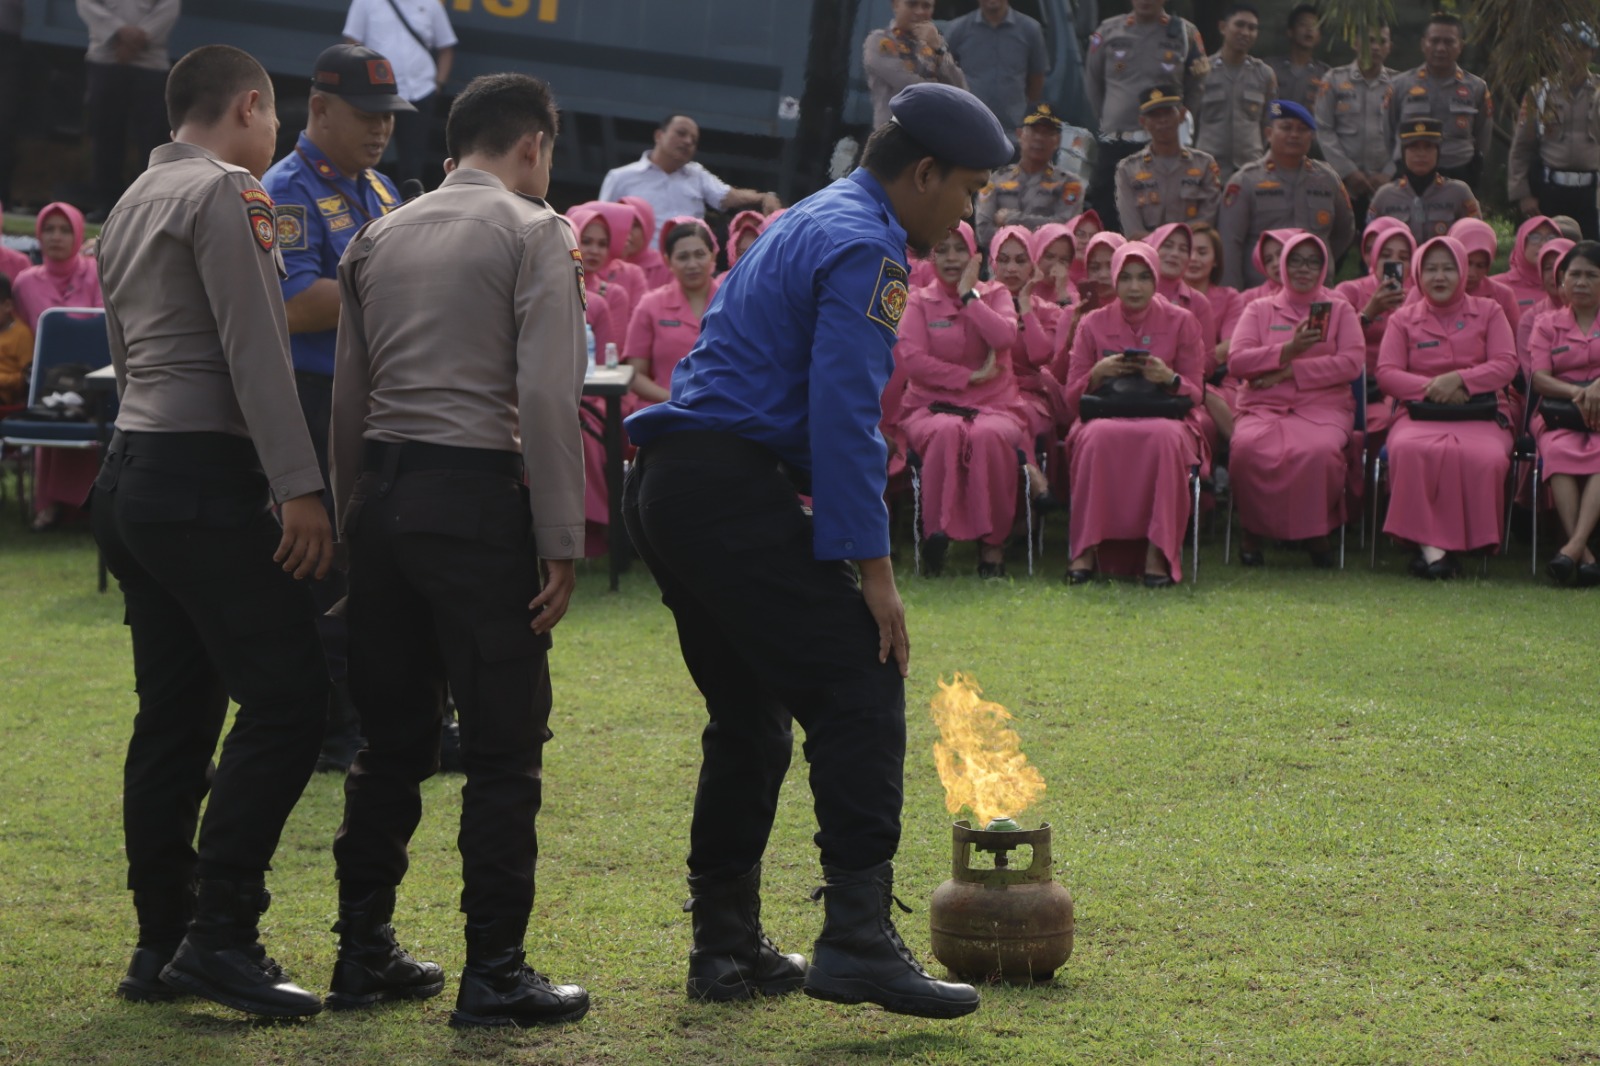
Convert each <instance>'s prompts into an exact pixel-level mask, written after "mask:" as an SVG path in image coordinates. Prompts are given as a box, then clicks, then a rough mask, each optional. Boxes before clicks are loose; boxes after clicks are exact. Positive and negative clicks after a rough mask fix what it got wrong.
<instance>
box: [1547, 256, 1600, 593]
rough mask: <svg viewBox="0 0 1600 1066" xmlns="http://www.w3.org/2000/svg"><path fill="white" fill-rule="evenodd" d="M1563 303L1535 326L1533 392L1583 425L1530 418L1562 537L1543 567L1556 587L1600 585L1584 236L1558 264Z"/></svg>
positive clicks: (1593, 295) (1590, 301) (1597, 281)
mask: <svg viewBox="0 0 1600 1066" xmlns="http://www.w3.org/2000/svg"><path fill="white" fill-rule="evenodd" d="M1561 291H1562V296H1563V298H1564V301H1565V304H1566V306H1565V307H1562V308H1561V309H1560V310H1557V311H1553V312H1551V313H1550V314H1548V315H1546V316H1545V317H1544V318H1543V319H1542V320H1541V321H1540V322H1539V324H1538V325H1537V326H1535V327H1534V329H1533V341H1532V344H1531V349H1532V357H1533V390H1534V392H1536V393H1537V394H1538V395H1540V396H1545V397H1549V398H1551V399H1557V400H1567V401H1570V402H1571V403H1572V404H1574V405H1575V406H1576V407H1577V408H1578V411H1579V413H1580V414H1581V415H1582V416H1583V418H1584V422H1585V424H1586V425H1587V426H1588V429H1587V430H1574V429H1549V428H1547V427H1546V426H1545V424H1544V419H1542V418H1537V417H1536V418H1534V420H1533V434H1534V436H1535V437H1536V438H1537V439H1538V441H1539V458H1540V459H1541V460H1542V461H1543V463H1544V472H1545V476H1546V477H1547V478H1548V479H1549V481H1548V484H1549V486H1550V495H1551V497H1552V498H1554V500H1555V505H1556V514H1557V515H1559V516H1560V518H1561V526H1562V529H1563V530H1564V531H1565V532H1566V534H1567V540H1566V543H1565V544H1563V545H1562V546H1561V548H1560V550H1559V551H1557V552H1556V554H1555V555H1554V556H1553V557H1552V558H1551V559H1550V563H1549V565H1548V566H1547V567H1546V570H1547V571H1548V573H1549V574H1550V578H1551V580H1553V581H1555V582H1556V584H1558V585H1573V584H1577V585H1582V586H1586V587H1587V586H1592V585H1600V564H1597V563H1596V561H1595V557H1594V552H1592V551H1591V550H1590V549H1589V537H1590V535H1591V534H1592V533H1593V532H1594V528H1595V524H1596V523H1597V522H1600V477H1596V476H1595V475H1596V474H1600V434H1597V433H1596V432H1594V431H1595V430H1600V384H1597V383H1600V243H1596V242H1594V241H1584V242H1582V243H1580V244H1578V245H1577V246H1576V247H1574V248H1573V249H1572V251H1570V252H1569V253H1567V256H1566V258H1565V259H1564V260H1563V261H1562V264H1561Z"/></svg>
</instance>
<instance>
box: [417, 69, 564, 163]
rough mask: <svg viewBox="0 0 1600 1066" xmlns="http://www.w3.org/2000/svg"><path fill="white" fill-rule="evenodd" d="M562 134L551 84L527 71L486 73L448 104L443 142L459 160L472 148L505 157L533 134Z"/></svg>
mask: <svg viewBox="0 0 1600 1066" xmlns="http://www.w3.org/2000/svg"><path fill="white" fill-rule="evenodd" d="M560 132H561V116H560V114H559V113H558V112H557V111H556V101H555V97H554V96H552V95H551V93H550V86H549V84H548V83H547V82H545V81H544V80H543V79H541V78H530V77H529V76H528V75H526V74H485V75H483V76H482V77H478V78H473V79H472V80H471V81H470V82H468V83H467V87H466V88H465V89H463V90H461V93H460V95H458V96H457V97H456V99H455V102H454V103H453V104H451V105H450V117H449V118H448V119H446V120H445V127H444V140H445V145H446V146H447V148H448V150H449V152H450V156H451V158H452V159H455V160H456V161H457V162H459V161H460V160H461V159H462V158H464V157H465V156H468V155H471V154H472V153H474V152H482V153H483V154H485V155H489V156H501V155H505V154H506V153H507V152H509V151H511V149H512V147H513V146H514V145H516V143H517V142H518V141H520V140H521V139H522V138H523V137H525V136H527V135H528V134H531V133H543V134H545V135H546V136H547V137H548V138H549V139H551V140H554V139H555V136H556V134H558V133H560Z"/></svg>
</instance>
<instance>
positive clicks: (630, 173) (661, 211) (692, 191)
mask: <svg viewBox="0 0 1600 1066" xmlns="http://www.w3.org/2000/svg"><path fill="white" fill-rule="evenodd" d="M699 147H700V127H699V125H698V124H696V123H695V120H694V119H692V118H690V117H689V116H688V115H668V116H667V120H666V121H665V122H663V123H662V124H661V125H660V127H658V128H657V129H656V146H655V147H654V148H652V149H651V150H650V151H648V152H646V153H645V154H644V155H642V156H640V157H639V161H638V162H637V163H629V164H627V165H626V166H620V167H617V168H616V169H614V170H612V171H609V172H608V173H607V174H606V180H605V181H604V182H602V183H601V185H600V199H602V200H620V199H621V198H622V197H624V196H638V197H640V198H642V199H645V200H648V201H649V202H650V206H651V207H653V208H655V212H656V232H655V233H653V234H651V235H650V241H651V243H652V244H653V243H654V242H655V241H656V240H658V239H659V238H660V236H661V227H663V226H665V225H666V224H667V220H668V219H670V218H675V217H677V216H679V215H693V216H694V217H696V218H704V217H705V213H706V208H708V207H709V208H711V209H712V210H714V211H738V210H742V209H744V208H747V207H748V208H755V209H756V210H759V211H761V212H763V213H764V214H769V215H770V214H771V213H772V212H774V211H776V210H777V209H778V208H780V207H782V206H783V203H782V201H780V200H779V199H778V197H777V195H776V194H774V193H770V192H757V191H756V190H754V189H739V188H735V187H733V186H732V185H729V184H728V183H727V182H725V181H723V180H722V179H721V178H719V177H717V176H716V175H715V174H713V173H711V171H709V170H707V169H706V168H705V167H703V166H701V165H700V164H699V163H696V162H695V161H694V153H695V150H696V149H697V148H699Z"/></svg>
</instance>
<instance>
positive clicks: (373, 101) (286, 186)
mask: <svg viewBox="0 0 1600 1066" xmlns="http://www.w3.org/2000/svg"><path fill="white" fill-rule="evenodd" d="M411 110H414V108H412V106H411V104H410V103H408V102H407V101H406V99H405V98H404V97H403V96H401V95H400V90H399V89H398V88H397V87H396V86H395V80H394V71H393V70H392V69H390V67H389V61H388V60H387V59H385V58H383V56H381V55H379V54H378V53H377V52H374V51H373V50H372V49H370V48H362V47H361V46H360V45H354V44H336V45H332V46H331V47H329V48H326V49H324V50H323V52H322V54H321V55H319V56H318V57H317V62H316V65H315V66H314V67H313V68H312V72H311V101H310V109H309V113H308V114H307V116H306V128H305V130H303V131H302V132H301V134H300V136H299V138H298V139H297V140H296V142H295V146H294V151H292V152H290V153H289V154H288V155H286V156H284V157H283V158H282V159H280V160H278V162H276V163H274V164H273V165H272V169H271V170H268V171H267V173H266V174H265V175H264V176H263V177H262V179H261V184H262V186H263V187H264V188H265V189H266V190H267V193H268V195H270V196H271V197H272V199H273V201H274V203H275V205H276V213H277V217H278V249H279V251H281V252H282V253H283V265H284V269H285V270H286V271H287V276H286V277H285V278H284V279H283V300H284V310H285V312H286V313H287V315H288V318H289V355H290V357H291V358H292V359H293V360H294V380H295V388H296V390H297V391H298V393H299V396H300V410H301V411H302V412H303V413H304V414H305V417H306V427H307V428H308V429H310V430H311V446H312V447H313V448H315V449H316V450H317V465H318V467H320V468H321V470H322V476H323V478H325V479H326V478H327V476H328V418H329V413H330V411H331V408H332V405H333V342H334V337H335V334H336V331H337V328H338V325H339V282H338V278H337V275H338V270H339V256H341V255H343V254H344V249H345V245H347V244H349V243H350V238H352V237H354V236H355V235H356V230H357V229H358V228H359V227H360V226H361V225H363V224H364V223H366V222H369V221H371V220H372V219H374V218H381V217H382V216H384V215H386V214H388V213H389V212H390V211H393V210H394V209H395V208H397V207H399V206H400V194H399V192H398V190H396V189H395V187H394V185H393V184H392V183H391V182H390V181H389V179H388V178H387V177H385V176H384V175H383V174H380V173H379V172H378V171H377V170H375V169H374V168H375V167H376V166H377V165H378V160H379V159H380V158H381V157H382V155H383V150H384V147H385V146H386V145H387V144H388V143H389V137H390V135H391V134H392V133H393V132H394V121H395V119H394V116H395V115H396V114H397V113H399V112H402V111H411ZM322 499H323V504H324V505H325V506H326V508H327V511H328V515H329V517H330V519H331V518H332V515H333V497H332V495H331V494H329V495H325V496H323V498H322ZM344 590H345V584H344V574H343V573H342V572H341V571H339V570H335V571H333V572H331V573H329V575H328V577H327V579H326V580H323V581H318V582H317V583H315V584H314V585H312V587H311V592H312V595H313V596H314V597H315V598H316V600H317V607H318V608H319V610H320V611H321V612H322V613H321V614H320V615H319V617H318V620H317V628H318V630H319V631H320V632H321V634H322V647H323V651H324V652H325V653H326V654H327V657H328V671H329V673H330V674H331V675H332V678H333V698H332V699H331V700H330V701H329V706H328V712H329V713H328V731H327V736H325V737H324V738H323V743H322V754H321V756H320V757H319V758H318V760H317V769H319V770H338V771H340V772H341V773H342V772H343V771H344V770H346V769H348V768H349V766H350V760H351V759H354V758H355V754H356V750H357V749H358V748H359V747H360V746H361V743H360V741H361V723H360V722H359V720H358V719H357V716H356V713H355V707H354V705H353V704H352V703H351V702H350V696H349V691H348V688H347V686H346V683H345V628H344V619H343V617H341V616H339V615H338V614H328V613H327V611H328V609H329V608H330V607H332V606H333V605H334V604H336V603H338V602H339V600H340V599H342V598H343V597H344Z"/></svg>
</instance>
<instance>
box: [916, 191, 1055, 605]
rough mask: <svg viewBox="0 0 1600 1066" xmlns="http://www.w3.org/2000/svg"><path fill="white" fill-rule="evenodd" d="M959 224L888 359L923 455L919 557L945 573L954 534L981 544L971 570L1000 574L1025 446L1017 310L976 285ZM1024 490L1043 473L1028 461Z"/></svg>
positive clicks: (973, 252) (973, 249)
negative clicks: (1014, 361)
mask: <svg viewBox="0 0 1600 1066" xmlns="http://www.w3.org/2000/svg"><path fill="white" fill-rule="evenodd" d="M977 253H978V246H977V240H976V239H975V238H974V237H973V234H972V227H970V226H968V225H967V224H966V223H965V222H963V223H961V224H960V225H959V226H958V227H957V232H955V233H951V234H950V235H949V236H947V237H946V238H945V239H944V240H943V241H941V242H940V243H939V244H938V245H937V246H935V248H934V249H933V261H934V265H935V267H936V269H937V270H938V273H939V276H938V280H936V281H935V282H934V283H933V284H931V285H926V286H924V287H922V288H920V289H917V290H915V291H914V292H912V293H911V296H910V299H909V300H907V302H906V309H905V314H904V317H902V318H901V320H900V340H899V343H898V344H897V345H896V346H895V349H896V355H895V360H896V362H897V363H899V364H900V366H901V367H903V368H904V370H905V376H906V390H905V398H904V400H903V401H902V405H901V418H900V426H901V429H902V431H903V432H904V434H905V437H906V440H907V441H908V442H909V443H910V445H911V448H912V449H913V450H914V451H916V453H917V454H918V455H920V456H921V457H922V529H923V532H924V534H925V541H924V545H923V560H924V565H925V566H926V567H927V573H928V574H929V576H934V575H937V574H939V573H941V572H942V570H943V567H944V558H945V553H946V551H947V550H948V548H949V545H950V542H951V541H966V540H975V541H977V542H978V558H979V565H978V574H979V576H980V577H998V576H1000V575H1002V574H1004V573H1005V563H1004V559H1005V543H1006V539H1007V538H1008V537H1009V536H1010V535H1011V530H1012V527H1013V525H1014V524H1015V522H1016V516H1017V512H1018V510H1019V506H1018V497H1017V491H1018V483H1019V480H1020V475H1019V473H1018V454H1019V452H1020V453H1021V454H1024V455H1026V454H1028V453H1029V452H1031V450H1032V449H1031V447H1030V442H1029V436H1028V421H1029V416H1028V411H1027V408H1026V406H1025V405H1024V404H1023V401H1022V397H1021V395H1020V394H1019V392H1018V389H1017V381H1016V376H1015V374H1014V373H1013V372H1012V366H1011V352H1012V350H1013V349H1014V348H1015V347H1016V345H1017V343H1018V330H1017V314H1016V310H1015V308H1014V307H1013V306H1012V302H1011V294H1010V293H1009V292H1008V291H1007V290H1006V288H1005V286H1004V285H990V286H988V287H987V289H983V288H981V287H980V286H979V285H978V267H979V264H980V263H981V260H980V259H979V257H978V254H977ZM1027 477H1028V484H1029V490H1030V491H1033V492H1037V493H1043V492H1044V491H1045V482H1044V475H1043V474H1042V473H1040V471H1039V470H1038V468H1037V467H1035V466H1034V465H1033V464H1032V463H1029V464H1027Z"/></svg>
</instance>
